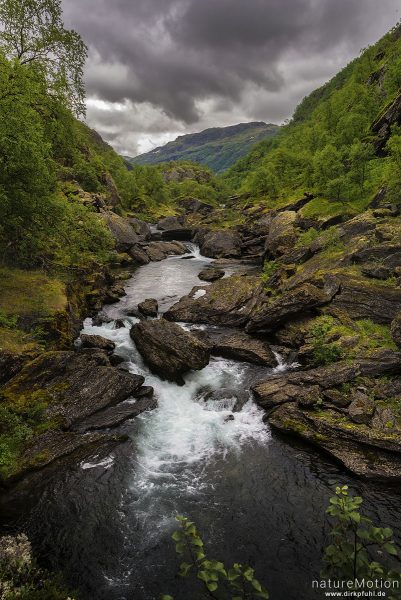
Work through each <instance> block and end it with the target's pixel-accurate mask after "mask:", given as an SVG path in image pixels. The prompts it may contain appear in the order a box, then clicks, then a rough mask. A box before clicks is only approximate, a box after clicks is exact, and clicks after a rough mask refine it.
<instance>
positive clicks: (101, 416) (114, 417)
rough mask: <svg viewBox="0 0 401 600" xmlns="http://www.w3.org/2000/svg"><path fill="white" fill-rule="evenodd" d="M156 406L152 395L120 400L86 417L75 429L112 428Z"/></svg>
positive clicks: (85, 430)
mask: <svg viewBox="0 0 401 600" xmlns="http://www.w3.org/2000/svg"><path fill="white" fill-rule="evenodd" d="M156 407H157V400H156V399H155V398H154V397H153V396H152V395H148V396H145V397H143V398H139V399H138V400H136V401H135V402H122V403H120V404H117V406H110V407H109V408H106V409H105V410H102V411H99V412H97V413H95V414H94V415H92V416H90V417H88V418H87V419H85V420H84V421H82V422H81V423H78V425H76V427H75V429H76V430H77V431H80V432H87V431H94V430H99V429H112V428H113V427H118V426H119V425H121V424H122V423H124V422H125V421H127V420H128V419H133V418H134V417H137V416H138V415H140V414H142V413H143V412H145V411H148V410H154V409H155V408H156Z"/></svg>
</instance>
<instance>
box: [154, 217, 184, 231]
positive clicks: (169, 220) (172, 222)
mask: <svg viewBox="0 0 401 600" xmlns="http://www.w3.org/2000/svg"><path fill="white" fill-rule="evenodd" d="M156 227H157V229H159V230H160V231H171V230H177V229H183V228H184V218H183V217H164V219H161V220H160V221H159V222H158V223H157V225H156Z"/></svg>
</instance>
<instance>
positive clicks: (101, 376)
mask: <svg viewBox="0 0 401 600" xmlns="http://www.w3.org/2000/svg"><path fill="white" fill-rule="evenodd" d="M143 382H144V378H143V377H142V376H140V375H133V374H131V373H128V372H127V371H122V370H120V369H115V368H114V367H112V366H111V365H110V362H109V359H108V357H107V355H106V353H105V352H104V351H102V350H97V349H89V348H88V349H83V350H79V351H77V352H46V353H44V354H41V355H40V356H39V357H38V358H36V359H35V360H33V361H32V362H30V363H28V364H27V365H25V366H24V367H23V369H22V370H21V371H20V372H19V373H18V374H17V375H16V376H15V377H14V378H13V379H11V380H10V381H9V382H8V383H7V384H6V385H5V386H4V387H3V389H2V394H3V396H4V397H5V398H6V399H7V398H9V399H10V401H12V402H18V398H19V397H21V398H22V397H23V398H25V401H28V399H29V398H30V397H31V396H32V397H33V398H38V399H39V400H41V401H42V402H44V403H46V404H47V408H46V414H47V416H48V417H49V419H55V420H56V421H57V422H58V423H59V424H60V425H61V426H62V427H63V428H68V427H70V426H71V425H72V424H74V423H76V422H77V421H79V420H82V419H84V418H85V417H87V416H89V415H91V414H93V413H94V412H96V411H98V410H101V409H103V408H106V407H107V406H110V405H112V404H117V403H118V402H121V401H122V400H125V399H127V398H128V397H130V396H132V395H134V394H135V392H136V391H137V390H139V388H140V387H141V385H142V384H143ZM39 400H34V399H33V400H32V402H37V401H39Z"/></svg>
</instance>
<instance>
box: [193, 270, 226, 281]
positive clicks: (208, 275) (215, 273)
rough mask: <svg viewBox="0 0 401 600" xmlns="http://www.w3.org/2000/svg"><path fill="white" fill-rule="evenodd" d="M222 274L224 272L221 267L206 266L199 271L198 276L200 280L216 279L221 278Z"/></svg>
mask: <svg viewBox="0 0 401 600" xmlns="http://www.w3.org/2000/svg"><path fill="white" fill-rule="evenodd" d="M224 275H225V272H224V271H223V270H222V269H217V268H213V267H207V268H206V269H203V270H202V271H201V272H200V273H199V275H198V277H199V279H201V280H202V281H217V279H221V278H222V277H224Z"/></svg>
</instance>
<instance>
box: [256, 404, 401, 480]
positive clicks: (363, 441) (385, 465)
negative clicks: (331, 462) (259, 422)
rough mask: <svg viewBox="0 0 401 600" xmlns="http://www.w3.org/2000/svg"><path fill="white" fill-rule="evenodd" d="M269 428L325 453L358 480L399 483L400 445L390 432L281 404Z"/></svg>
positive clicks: (337, 415) (328, 414)
mask: <svg viewBox="0 0 401 600" xmlns="http://www.w3.org/2000/svg"><path fill="white" fill-rule="evenodd" d="M268 420H269V423H270V425H271V426H272V427H273V428H274V429H276V430H279V431H281V432H283V433H287V434H288V433H291V434H292V435H295V436H298V437H301V438H303V439H304V440H306V441H309V442H311V443H312V444H314V445H316V446H318V447H319V448H321V449H323V450H325V451H326V452H328V453H329V454H331V456H333V457H334V458H335V459H336V460H338V461H339V462H341V463H342V464H343V465H344V466H345V467H346V468H347V469H349V470H350V471H352V472H353V473H355V474H357V475H359V476H360V477H366V478H374V479H382V480H385V481H399V480H400V479H401V443H400V440H399V438H397V437H395V436H394V434H393V433H392V432H389V434H388V435H386V434H385V433H384V432H383V431H381V430H378V429H372V428H370V427H367V426H366V425H363V424H360V425H358V424H355V423H354V424H350V423H349V422H347V421H344V417H343V415H342V414H341V413H340V414H339V413H336V412H334V411H330V410H327V411H325V412H321V411H320V412H317V411H313V410H307V411H305V410H303V409H302V408H299V407H298V406H296V405H295V404H283V405H281V406H279V407H278V408H277V409H275V410H274V411H273V412H272V413H271V414H270V415H269V419H268Z"/></svg>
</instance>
